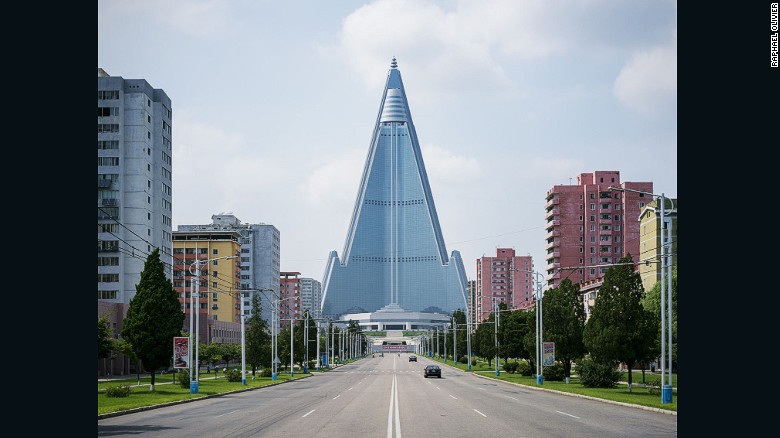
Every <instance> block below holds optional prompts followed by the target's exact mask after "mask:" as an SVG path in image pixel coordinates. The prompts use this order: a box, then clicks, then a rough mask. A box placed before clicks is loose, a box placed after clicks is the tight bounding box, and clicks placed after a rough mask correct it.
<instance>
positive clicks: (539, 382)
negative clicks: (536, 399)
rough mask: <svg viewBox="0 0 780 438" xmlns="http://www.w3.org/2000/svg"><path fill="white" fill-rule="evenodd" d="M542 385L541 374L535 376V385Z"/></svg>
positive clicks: (542, 378)
mask: <svg viewBox="0 0 780 438" xmlns="http://www.w3.org/2000/svg"><path fill="white" fill-rule="evenodd" d="M543 383H544V377H542V375H541V374H537V375H536V384H537V385H541V384H543Z"/></svg>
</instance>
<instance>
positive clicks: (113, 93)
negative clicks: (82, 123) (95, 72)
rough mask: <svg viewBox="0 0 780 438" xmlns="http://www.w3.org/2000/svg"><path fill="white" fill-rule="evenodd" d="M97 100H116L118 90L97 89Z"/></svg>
mask: <svg viewBox="0 0 780 438" xmlns="http://www.w3.org/2000/svg"><path fill="white" fill-rule="evenodd" d="M97 98H98V100H117V99H119V90H98V92H97Z"/></svg>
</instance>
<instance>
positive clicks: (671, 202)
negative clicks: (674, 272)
mask: <svg viewBox="0 0 780 438" xmlns="http://www.w3.org/2000/svg"><path fill="white" fill-rule="evenodd" d="M660 207H661V204H660V202H659V200H654V201H653V202H650V203H649V204H647V205H645V207H644V208H643V209H642V213H641V214H640V216H639V242H640V257H639V262H640V264H639V272H640V273H641V275H642V285H643V286H644V288H645V291H649V290H650V289H652V288H653V286H654V285H655V284H656V283H657V282H658V281H660V280H661V250H662V247H663V244H664V242H667V239H666V234H665V233H666V227H664V228H663V233H661V224H662V221H661V208H660ZM664 216H665V217H666V218H667V219H669V221H670V222H671V226H672V230H671V231H672V239H671V246H670V248H671V256H672V257H671V263H672V266H677V199H669V198H667V199H666V202H665V203H664Z"/></svg>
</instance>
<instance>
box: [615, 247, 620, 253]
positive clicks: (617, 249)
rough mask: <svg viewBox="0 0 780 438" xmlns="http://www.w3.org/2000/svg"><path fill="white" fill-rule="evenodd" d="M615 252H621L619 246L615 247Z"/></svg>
mask: <svg viewBox="0 0 780 438" xmlns="http://www.w3.org/2000/svg"><path fill="white" fill-rule="evenodd" d="M615 254H620V247H619V246H616V247H615Z"/></svg>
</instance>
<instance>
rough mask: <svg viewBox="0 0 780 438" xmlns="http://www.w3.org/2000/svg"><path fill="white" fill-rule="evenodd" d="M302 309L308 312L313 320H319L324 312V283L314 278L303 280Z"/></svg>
mask: <svg viewBox="0 0 780 438" xmlns="http://www.w3.org/2000/svg"><path fill="white" fill-rule="evenodd" d="M300 282H301V307H302V308H303V310H304V311H305V310H308V311H309V315H311V317H312V318H315V319H319V318H320V316H321V314H322V311H321V309H320V301H321V300H322V283H320V282H319V281H317V280H315V279H313V278H306V277H304V278H301V279H300Z"/></svg>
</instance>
